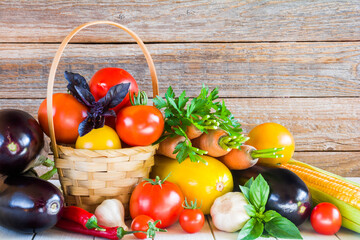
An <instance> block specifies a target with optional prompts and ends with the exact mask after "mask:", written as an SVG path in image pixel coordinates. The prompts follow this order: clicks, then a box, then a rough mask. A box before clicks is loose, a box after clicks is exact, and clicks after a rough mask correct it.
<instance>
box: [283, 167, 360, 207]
mask: <svg viewBox="0 0 360 240" xmlns="http://www.w3.org/2000/svg"><path fill="white" fill-rule="evenodd" d="M282 167H284V168H287V169H289V170H291V171H293V172H294V173H295V174H297V175H298V176H299V177H300V178H301V179H302V180H303V181H304V182H305V184H306V185H308V186H309V187H312V188H315V189H318V190H319V191H321V192H324V193H327V194H329V195H331V196H333V197H335V198H337V199H339V200H341V201H344V202H346V203H348V204H350V205H352V206H354V207H356V208H358V209H360V188H359V187H358V186H355V185H353V184H351V183H350V182H346V181H344V180H342V179H339V178H336V177H333V176H331V175H327V174H325V173H322V172H319V171H316V170H314V169H309V168H306V167H304V166H299V165H294V164H283V165H282Z"/></svg>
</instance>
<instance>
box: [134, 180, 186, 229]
mask: <svg viewBox="0 0 360 240" xmlns="http://www.w3.org/2000/svg"><path fill="white" fill-rule="evenodd" d="M183 201H184V195H183V193H182V192H181V190H180V188H179V187H178V186H177V185H176V184H175V183H172V182H168V181H165V182H164V183H162V184H161V186H160V185H153V184H152V183H149V182H148V181H143V182H141V183H139V184H138V185H137V186H136V187H135V189H134V191H133V193H132V194H131V197H130V203H129V204H130V206H129V208H130V215H131V217H132V218H135V217H137V216H139V215H147V216H149V217H151V218H152V219H156V220H160V221H161V222H160V223H159V224H158V226H159V227H160V228H166V227H168V226H170V225H172V224H173V223H175V222H176V221H177V220H178V219H179V216H180V213H181V211H182V210H183V207H182V202H183Z"/></svg>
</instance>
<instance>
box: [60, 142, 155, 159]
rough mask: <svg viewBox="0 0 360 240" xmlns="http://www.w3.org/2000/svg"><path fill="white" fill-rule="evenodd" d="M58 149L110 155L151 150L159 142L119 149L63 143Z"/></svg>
mask: <svg viewBox="0 0 360 240" xmlns="http://www.w3.org/2000/svg"><path fill="white" fill-rule="evenodd" d="M57 147H58V149H59V151H60V152H61V153H64V152H69V151H71V152H73V153H77V154H78V155H89V154H92V153H96V154H98V155H104V156H106V155H108V153H111V155H117V154H126V155H128V154H131V153H134V151H136V152H152V151H155V150H157V149H158V147H159V144H155V145H148V146H135V147H129V148H119V149H105V150H90V149H77V148H73V147H71V146H64V145H57Z"/></svg>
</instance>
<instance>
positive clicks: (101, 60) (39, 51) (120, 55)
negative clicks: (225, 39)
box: [0, 42, 360, 98]
mask: <svg viewBox="0 0 360 240" xmlns="http://www.w3.org/2000/svg"><path fill="white" fill-rule="evenodd" d="M57 48H58V44H2V45H0V96H1V98H24V97H29V98H30V97H31V98H41V97H44V96H45V95H46V85H47V78H48V73H49V69H50V65H51V61H52V59H53V57H54V55H55V52H56V49H57ZM148 48H149V50H150V52H151V54H152V56H153V59H154V61H155V66H156V68H157V73H158V77H159V83H160V92H161V93H164V92H165V91H166V89H167V87H168V86H169V85H172V86H173V88H174V90H175V91H176V92H177V93H180V92H181V91H182V90H186V91H187V93H188V95H189V96H195V95H197V94H198V93H199V91H200V88H201V85H202V84H203V83H204V84H206V85H208V86H209V87H210V88H214V87H216V86H218V87H220V95H221V96H222V97H279V96H280V97H315V96H316V97H318V96H321V97H331V96H336V97H345V96H347V97H349V96H352V97H353V96H356V97H359V96H360V84H359V83H360V65H359V62H360V42H346V43H273V44H270V43H261V44H148ZM103 67H121V68H124V69H126V70H127V71H129V72H130V73H131V74H132V75H133V76H134V77H135V79H137V81H138V83H139V85H140V86H141V87H142V88H143V90H146V91H147V92H151V91H150V88H151V85H150V80H149V78H150V76H149V72H148V68H147V65H146V63H145V58H144V57H143V56H142V53H141V51H140V49H139V48H138V47H137V46H136V45H129V44H127V45H113V44H110V45H103V44H95V45H86V44H80V45H77V44H75V45H70V46H69V47H68V49H66V51H65V56H64V58H63V59H62V60H61V62H60V65H59V69H58V71H57V80H56V84H55V91H65V87H66V83H65V82H66V81H65V79H64V77H63V72H64V71H65V70H68V71H74V72H79V73H81V74H83V75H84V76H85V77H86V78H87V79H90V78H91V76H92V75H93V74H94V73H95V72H96V71H97V70H99V69H101V68H103ZM26 95H28V96H26Z"/></svg>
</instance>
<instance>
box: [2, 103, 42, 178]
mask: <svg viewBox="0 0 360 240" xmlns="http://www.w3.org/2000/svg"><path fill="white" fill-rule="evenodd" d="M43 148H44V133H43V131H42V130H41V128H40V125H39V124H38V122H37V121H36V120H35V119H34V118H33V117H32V116H31V115H30V114H28V113H27V112H24V111H21V110H16V109H4V110H0V174H4V175H12V174H20V173H22V172H24V171H26V170H28V169H29V168H31V167H33V166H34V165H35V164H36V162H37V161H38V160H39V155H40V154H41V152H42V149H43Z"/></svg>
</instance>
